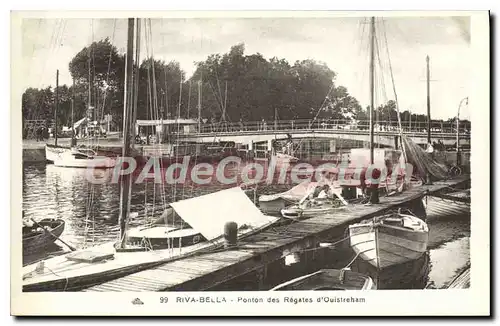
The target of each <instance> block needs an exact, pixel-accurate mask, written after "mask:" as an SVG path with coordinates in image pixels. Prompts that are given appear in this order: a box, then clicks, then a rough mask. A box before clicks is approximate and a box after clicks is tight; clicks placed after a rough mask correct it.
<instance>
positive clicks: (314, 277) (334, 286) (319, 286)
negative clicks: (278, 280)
mask: <svg viewBox="0 0 500 326" xmlns="http://www.w3.org/2000/svg"><path fill="white" fill-rule="evenodd" d="M375 289H376V286H375V283H374V282H373V280H372V279H371V277H369V276H367V275H364V274H361V273H356V272H353V271H351V270H346V269H340V270H339V269H321V270H319V271H317V272H314V273H312V274H308V275H304V276H301V277H298V278H295V279H293V280H291V281H288V282H285V283H283V284H280V285H278V286H276V287H274V288H272V289H271V290H270V291H332V290H375Z"/></svg>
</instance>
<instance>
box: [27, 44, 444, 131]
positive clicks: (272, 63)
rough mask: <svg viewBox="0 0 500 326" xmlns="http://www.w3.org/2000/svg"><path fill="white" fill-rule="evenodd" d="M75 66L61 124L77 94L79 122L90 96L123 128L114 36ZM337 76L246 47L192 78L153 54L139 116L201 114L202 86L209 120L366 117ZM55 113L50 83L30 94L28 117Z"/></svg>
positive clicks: (382, 116) (389, 114) (393, 117)
mask: <svg viewBox="0 0 500 326" xmlns="http://www.w3.org/2000/svg"><path fill="white" fill-rule="evenodd" d="M69 71H70V73H71V76H72V78H73V79H74V86H73V85H70V86H67V85H61V86H59V89H58V90H59V110H58V116H57V119H58V124H59V126H61V125H67V126H68V125H70V124H71V100H72V98H73V99H74V121H77V120H79V119H81V118H83V117H85V116H87V107H88V106H89V98H90V105H91V106H92V107H94V110H93V112H92V118H93V119H101V118H103V116H104V114H111V115H112V117H113V122H114V123H115V124H117V125H119V126H121V123H122V115H123V96H124V79H125V55H124V54H120V53H119V52H118V50H117V48H116V47H115V46H114V45H113V44H111V43H110V42H109V39H104V40H101V41H99V42H93V43H92V44H91V45H90V46H88V47H85V48H83V49H82V50H81V51H80V52H79V53H78V54H76V55H75V57H74V58H73V59H72V60H71V62H70V63H69ZM54 73H55V72H54ZM54 75H55V74H54ZM335 76H336V73H335V72H334V71H332V70H331V69H330V68H329V67H328V66H327V65H326V64H324V63H321V62H316V61H314V60H310V59H308V60H299V61H296V62H294V63H293V64H291V63H289V62H288V61H286V60H285V59H280V58H276V57H274V58H271V59H269V60H268V59H266V58H264V57H263V56H262V55H261V54H260V53H256V54H250V55H246V54H245V46H244V44H237V45H234V46H232V47H231V49H230V50H229V52H227V53H225V54H222V55H221V54H212V55H209V56H208V57H207V58H206V59H205V60H204V61H201V62H196V70H195V72H194V74H193V76H192V77H191V78H190V79H187V80H186V78H185V72H184V71H183V70H182V69H181V67H180V65H179V63H178V62H176V61H171V62H164V61H161V60H153V59H151V58H148V59H145V60H143V61H142V62H141V64H140V66H139V88H138V97H137V102H138V109H137V119H154V118H162V117H163V118H175V117H177V116H180V117H182V118H195V119H196V118H197V117H198V108H197V105H198V99H199V97H200V96H199V95H200V94H199V89H201V97H200V102H201V117H202V118H203V119H207V120H209V121H211V122H220V121H228V122H237V121H240V120H243V121H260V120H262V119H264V120H273V119H274V118H275V114H277V118H278V119H280V120H289V119H313V118H315V117H316V118H318V119H325V120H338V119H350V120H355V119H357V120H365V119H368V109H363V108H362V107H361V105H360V104H359V102H358V100H357V99H356V98H354V97H353V96H351V95H350V94H349V92H348V90H347V88H346V87H344V86H341V85H336V84H334V80H335ZM54 77H55V76H54ZM200 82H201V86H200V87H199V86H198V83H200ZM54 110H55V90H54V89H53V88H52V87H48V88H45V89H36V88H29V89H27V90H26V91H25V92H24V94H23V97H22V112H23V118H24V119H45V120H51V119H53V118H54ZM224 113H225V114H224ZM376 117H377V120H379V121H384V122H385V121H393V122H397V111H396V107H395V103H394V101H389V102H388V103H386V104H385V105H382V106H380V107H378V108H377V116H376ZM401 118H402V120H403V121H408V120H409V118H410V113H409V112H408V111H404V112H402V115H401ZM411 119H412V120H413V121H415V122H418V121H427V118H426V115H417V114H412V116H411ZM450 120H453V119H450Z"/></svg>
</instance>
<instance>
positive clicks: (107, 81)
mask: <svg viewBox="0 0 500 326" xmlns="http://www.w3.org/2000/svg"><path fill="white" fill-rule="evenodd" d="M115 30H116V19H113V34H112V36H111V44H113V43H114V40H115ZM112 54H113V47H112V46H111V47H110V49H109V60H108V72H107V74H106V88H105V89H104V95H103V99H102V110H101V112H102V114H101V118H100V120H103V119H104V107H105V106H106V97H107V94H108V88H109V75H110V73H111V57H112ZM110 113H111V112H110Z"/></svg>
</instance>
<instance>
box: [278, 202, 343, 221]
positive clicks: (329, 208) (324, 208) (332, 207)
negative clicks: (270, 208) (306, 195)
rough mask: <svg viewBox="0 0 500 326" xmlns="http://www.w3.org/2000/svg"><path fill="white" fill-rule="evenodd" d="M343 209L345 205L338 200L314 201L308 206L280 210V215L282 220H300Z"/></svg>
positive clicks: (301, 205)
mask: <svg viewBox="0 0 500 326" xmlns="http://www.w3.org/2000/svg"><path fill="white" fill-rule="evenodd" d="M343 208H345V205H344V204H343V203H342V202H341V201H340V200H338V199H325V200H318V199H315V200H313V201H312V202H310V203H309V204H308V205H303V204H296V205H292V206H290V207H287V208H285V209H282V210H281V215H282V216H283V217H284V218H288V219H293V220H301V219H306V218H310V217H313V216H317V215H322V214H331V213H334V212H336V211H338V210H340V209H343Z"/></svg>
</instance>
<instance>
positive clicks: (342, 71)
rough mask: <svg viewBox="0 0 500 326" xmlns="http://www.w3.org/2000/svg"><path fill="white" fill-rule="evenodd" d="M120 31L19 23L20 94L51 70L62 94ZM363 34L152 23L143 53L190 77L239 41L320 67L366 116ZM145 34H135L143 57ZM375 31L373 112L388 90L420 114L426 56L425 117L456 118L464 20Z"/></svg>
mask: <svg viewBox="0 0 500 326" xmlns="http://www.w3.org/2000/svg"><path fill="white" fill-rule="evenodd" d="M143 21H144V20H143ZM126 25H127V22H126V19H123V18H121V19H80V18H70V19H52V18H50V19H33V18H25V19H24V20H23V22H22V62H23V65H22V67H21V69H22V74H23V76H24V78H23V81H24V88H28V87H36V88H40V87H46V86H49V85H52V86H54V85H55V72H56V70H57V69H59V84H60V85H62V84H67V85H70V84H71V77H70V74H69V70H68V65H69V62H70V61H71V59H72V58H73V57H74V55H75V54H77V53H78V52H79V51H80V50H81V49H82V48H83V47H85V46H87V45H88V44H90V43H91V42H92V41H99V40H101V39H103V38H105V37H109V39H110V40H111V42H112V43H113V44H114V45H115V46H116V47H117V48H118V50H119V51H120V52H125V48H126ZM369 29H370V25H369V18H364V17H359V18H358V17H335V18H331V17H328V18H326V17H317V18H309V17H293V18H290V17H288V18H286V17H285V18H272V17H266V18H237V17H233V18H231V17H229V18H186V19H180V18H168V19H153V18H152V19H151V36H152V37H151V40H152V41H151V43H150V44H151V48H152V52H153V55H154V57H155V59H161V60H165V61H167V62H168V61H171V60H176V61H178V62H179V63H180V65H181V68H182V69H183V70H184V71H186V73H187V77H188V78H189V76H190V75H191V74H192V73H193V72H194V69H195V66H194V62H195V61H201V60H204V59H206V57H207V56H208V55H210V54H212V53H221V54H223V53H226V52H228V51H229V49H230V48H231V46H232V45H235V44H237V43H240V42H243V43H245V54H247V55H249V54H253V53H257V52H258V53H261V54H262V55H263V56H264V57H265V58H268V59H269V58H272V57H275V56H276V57H278V58H284V59H286V60H287V61H288V62H290V63H291V64H293V62H295V60H303V59H308V58H309V59H314V60H317V61H321V62H324V63H326V64H327V65H328V67H329V68H330V69H332V70H333V71H335V72H336V73H337V76H336V79H335V84H336V85H343V86H345V87H347V89H348V91H349V93H350V94H351V95H353V96H354V97H356V98H357V99H358V100H359V101H360V103H361V105H362V106H363V107H366V106H367V105H369V103H370V88H369ZM144 30H145V28H144V26H143V27H142V33H143V37H142V40H141V56H143V57H144V56H145V53H146V47H145V44H146V42H145V41H144V40H145V37H144ZM375 30H376V33H375V35H376V44H377V48H378V51H377V52H378V57H377V58H379V59H376V68H375V89H376V92H375V102H376V105H378V104H381V103H385V102H386V101H387V100H389V99H394V98H395V96H394V88H395V91H396V94H397V98H398V102H399V105H400V108H401V110H406V109H409V110H411V111H412V112H414V113H426V111H427V107H426V56H427V55H428V56H429V57H430V79H431V83H430V89H431V92H430V96H431V117H432V118H433V119H441V118H444V119H447V118H450V117H455V116H456V114H457V109H458V105H459V102H460V101H461V100H462V99H463V98H464V97H466V96H468V95H469V94H468V92H469V91H470V85H469V81H470V79H471V73H472V70H471V69H472V67H471V64H470V63H471V62H472V60H471V49H470V20H469V18H468V17H384V18H377V19H376V24H375ZM386 40H387V42H386ZM389 62H390V64H389ZM391 70H392V73H393V78H394V84H393V83H392V79H391V74H390V71H391ZM393 85H394V87H393ZM325 96H326V94H325ZM320 105H321V103H318V106H320ZM228 110H230V108H228ZM460 116H461V118H462V117H463V118H469V117H470V109H469V108H468V107H467V106H463V107H462V108H461V111H460Z"/></svg>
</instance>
